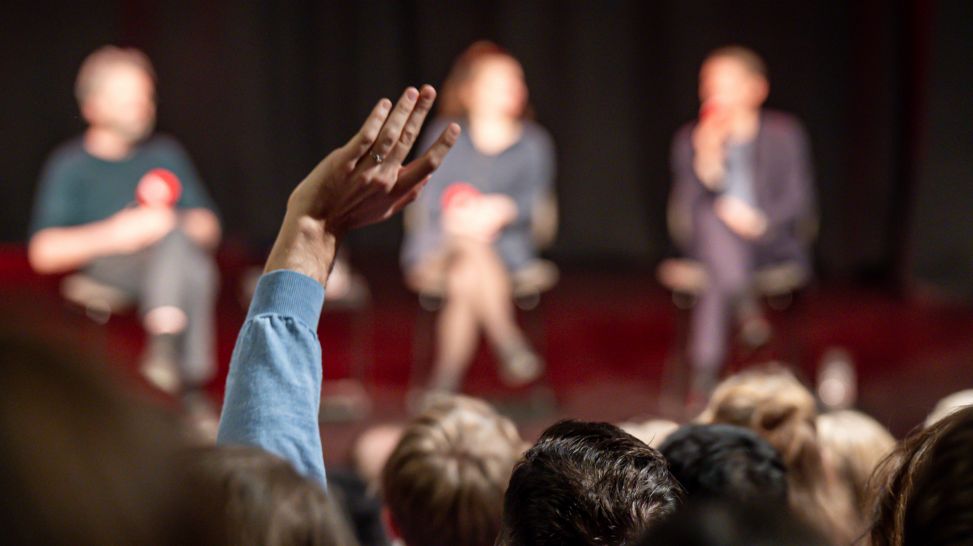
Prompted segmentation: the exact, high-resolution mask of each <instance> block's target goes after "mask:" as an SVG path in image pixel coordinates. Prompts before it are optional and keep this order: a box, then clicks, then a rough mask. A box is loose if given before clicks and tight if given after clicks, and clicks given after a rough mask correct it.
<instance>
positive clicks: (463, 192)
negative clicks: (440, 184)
mask: <svg viewBox="0 0 973 546" xmlns="http://www.w3.org/2000/svg"><path fill="white" fill-rule="evenodd" d="M479 196H480V190H478V189H476V188H475V187H473V185H472V184H470V183H468V182H454V183H452V184H450V185H449V187H448V188H446V191H444V192H443V197H442V200H441V203H442V205H443V209H448V208H449V207H452V206H456V205H460V206H462V205H464V204H466V203H467V202H469V201H470V199H473V198H475V197H479Z"/></svg>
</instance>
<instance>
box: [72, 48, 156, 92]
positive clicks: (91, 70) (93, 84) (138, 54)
mask: <svg viewBox="0 0 973 546" xmlns="http://www.w3.org/2000/svg"><path fill="white" fill-rule="evenodd" d="M118 65H129V66H133V67H135V68H138V69H140V70H142V71H143V72H145V74H146V75H148V76H149V78H151V79H152V81H153V82H154V81H155V69H154V68H153V67H152V61H150V60H149V57H148V56H147V55H146V54H145V53H143V52H142V51H140V50H138V49H135V48H134V47H125V48H122V47H117V46H112V45H106V46H102V47H99V48H98V49H96V50H94V51H93V52H91V53H90V54H89V55H88V56H87V57H85V59H84V62H82V63H81V68H80V69H78V77H77V79H75V81H74V97H75V98H76V99H77V100H78V104H79V105H81V104H84V101H85V100H86V99H87V98H88V97H89V96H90V95H91V92H92V91H93V90H94V89H95V88H97V87H98V84H99V83H100V82H101V79H102V78H103V77H104V75H105V73H106V72H107V69H109V68H112V67H115V66H118Z"/></svg>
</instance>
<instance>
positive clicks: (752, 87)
mask: <svg viewBox="0 0 973 546" xmlns="http://www.w3.org/2000/svg"><path fill="white" fill-rule="evenodd" d="M767 91H768V86H767V80H766V79H764V77H763V76H761V75H759V74H754V73H753V72H751V71H749V70H748V69H747V67H746V66H744V64H743V63H741V62H740V61H738V60H737V59H734V58H732V57H714V58H712V59H710V60H708V61H706V62H705V63H703V67H702V68H701V69H700V71H699V100H700V102H701V103H702V104H703V105H714V106H717V107H719V108H726V109H730V110H737V109H756V108H759V107H760V105H761V104H763V102H764V100H766V98H767Z"/></svg>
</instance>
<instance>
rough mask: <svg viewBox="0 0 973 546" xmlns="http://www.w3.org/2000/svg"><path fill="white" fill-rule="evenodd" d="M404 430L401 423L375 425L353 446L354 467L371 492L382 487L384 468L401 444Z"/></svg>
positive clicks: (352, 459)
mask: <svg viewBox="0 0 973 546" xmlns="http://www.w3.org/2000/svg"><path fill="white" fill-rule="evenodd" d="M402 430H403V427H402V426H401V425H393V424H382V425H375V426H373V427H370V428H368V429H366V430H365V431H363V432H362V433H361V435H360V436H359V437H358V439H356V440H355V443H354V445H353V446H352V448H351V461H352V467H353V468H354V470H355V473H356V474H358V476H359V477H361V479H362V480H364V482H365V484H366V485H367V486H368V489H369V491H370V492H371V493H376V494H377V493H378V492H379V491H380V490H381V488H382V469H383V468H385V463H386V462H387V461H388V460H389V456H390V455H392V451H393V450H395V446H397V445H399V439H401V438H402Z"/></svg>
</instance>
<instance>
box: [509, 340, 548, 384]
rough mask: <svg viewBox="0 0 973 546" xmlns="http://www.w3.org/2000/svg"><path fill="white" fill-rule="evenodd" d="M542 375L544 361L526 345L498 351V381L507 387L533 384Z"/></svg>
mask: <svg viewBox="0 0 973 546" xmlns="http://www.w3.org/2000/svg"><path fill="white" fill-rule="evenodd" d="M543 373H544V361H543V360H542V359H541V357H539V356H538V355H537V353H535V352H534V351H533V350H532V349H531V348H530V347H528V346H527V345H520V346H516V347H511V348H508V349H505V350H501V351H500V379H501V380H502V381H503V382H504V383H505V384H506V385H507V386H509V387H522V386H524V385H527V384H529V383H533V382H534V381H536V380H537V379H538V378H540V376H541V375H543Z"/></svg>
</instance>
